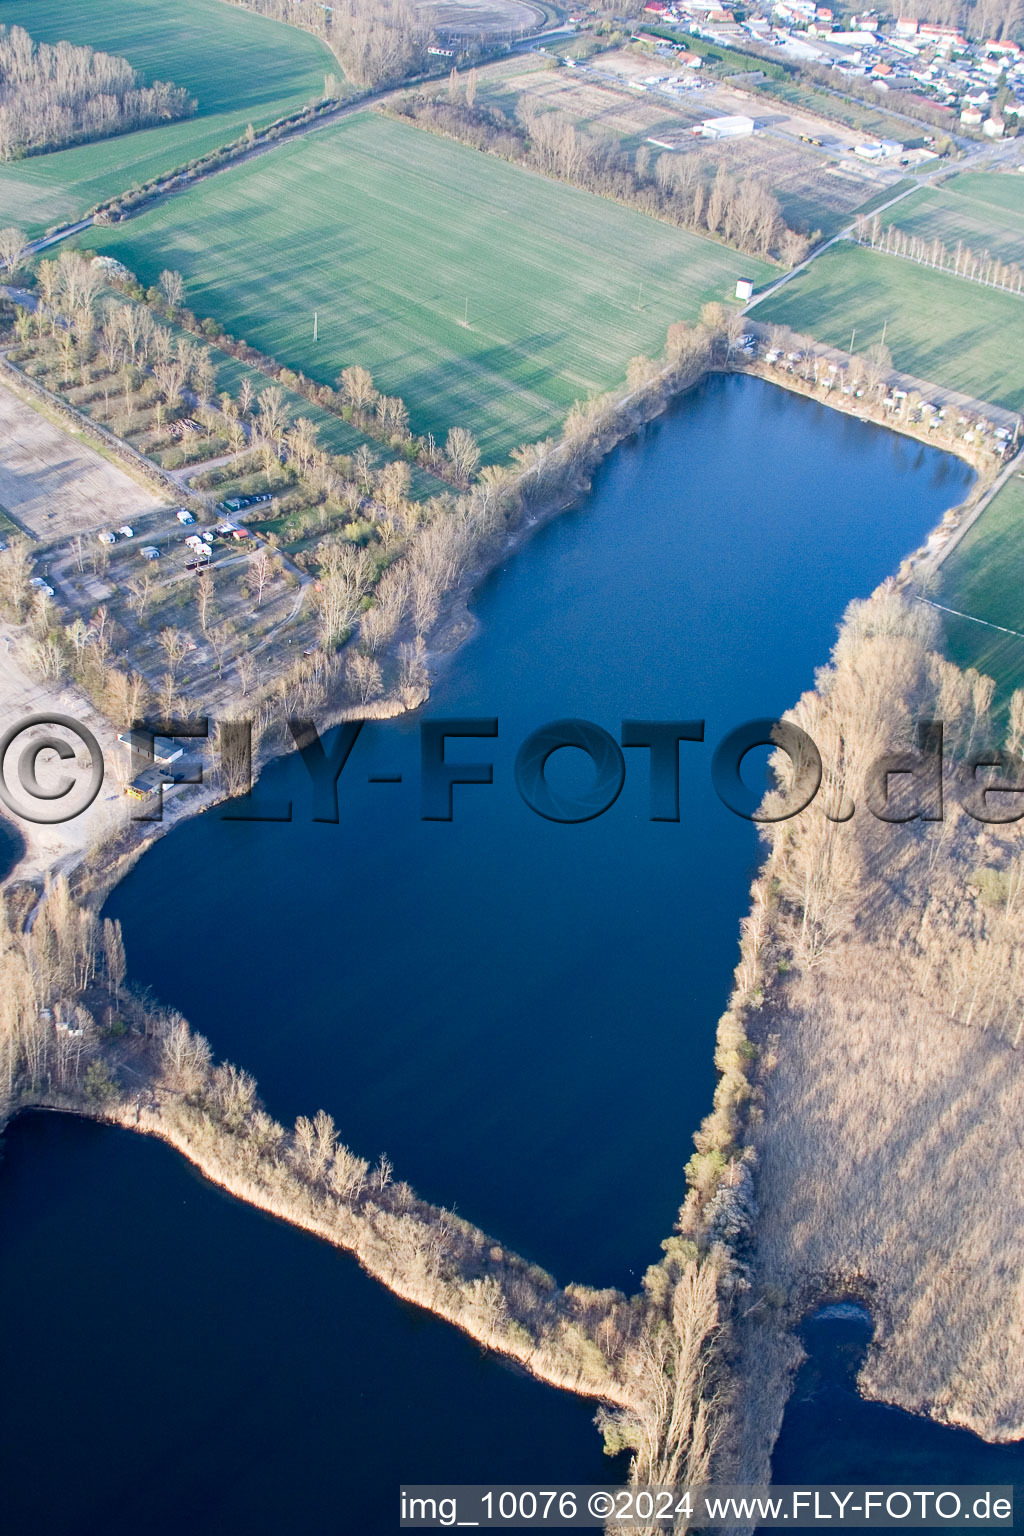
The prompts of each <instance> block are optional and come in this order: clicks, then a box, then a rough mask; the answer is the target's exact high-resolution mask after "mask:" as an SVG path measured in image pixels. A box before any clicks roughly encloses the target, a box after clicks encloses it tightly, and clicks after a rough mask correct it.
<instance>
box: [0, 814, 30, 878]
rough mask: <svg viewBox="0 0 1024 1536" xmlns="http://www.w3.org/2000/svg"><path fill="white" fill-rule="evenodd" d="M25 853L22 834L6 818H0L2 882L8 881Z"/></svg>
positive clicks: (0, 870) (0, 867) (0, 874)
mask: <svg viewBox="0 0 1024 1536" xmlns="http://www.w3.org/2000/svg"><path fill="white" fill-rule="evenodd" d="M24 851H25V844H24V841H23V839H22V836H21V833H20V832H19V831H18V830H17V828H16V827H15V826H13V825H12V823H11V822H9V821H8V820H7V818H6V817H4V816H0V880H6V878H7V876H8V875H9V874H10V872H11V870H12V869H13V868H14V866H15V864H17V862H18V860H19V859H20V858H21V856H22V854H23V853H24Z"/></svg>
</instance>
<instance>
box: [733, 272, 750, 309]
mask: <svg viewBox="0 0 1024 1536" xmlns="http://www.w3.org/2000/svg"><path fill="white" fill-rule="evenodd" d="M736 297H737V298H738V299H742V301H743V303H744V304H746V303H747V301H748V300H749V299H752V298H753V297H754V283H753V279H752V278H749V277H738V278H737V279H736Z"/></svg>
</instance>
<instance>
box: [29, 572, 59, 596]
mask: <svg viewBox="0 0 1024 1536" xmlns="http://www.w3.org/2000/svg"><path fill="white" fill-rule="evenodd" d="M29 585H30V586H33V587H35V589H36V591H37V592H45V593H46V595H47V597H55V596H56V593H55V592H54V590H53V588H52V587H51V586H50V583H49V582H48V581H44V580H43V578H42V577H41V576H33V577H32V580H31V582H30V583H29Z"/></svg>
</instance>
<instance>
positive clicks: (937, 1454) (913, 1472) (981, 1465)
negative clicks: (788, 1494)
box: [772, 1306, 1024, 1531]
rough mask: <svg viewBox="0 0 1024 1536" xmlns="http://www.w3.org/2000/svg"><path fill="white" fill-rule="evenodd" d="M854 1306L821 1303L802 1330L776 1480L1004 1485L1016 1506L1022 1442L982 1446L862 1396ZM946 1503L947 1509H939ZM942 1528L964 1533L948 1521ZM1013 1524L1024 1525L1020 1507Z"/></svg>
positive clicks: (862, 1341)
mask: <svg viewBox="0 0 1024 1536" xmlns="http://www.w3.org/2000/svg"><path fill="white" fill-rule="evenodd" d="M871 1333H872V1323H871V1319H870V1317H869V1316H868V1314H867V1313H866V1312H865V1311H863V1310H862V1309H861V1308H859V1307H851V1306H840V1307H827V1308H824V1309H822V1310H821V1311H820V1312H818V1313H816V1314H815V1315H814V1316H812V1317H810V1318H808V1320H807V1322H806V1323H805V1324H804V1327H803V1329H802V1336H803V1340H804V1347H805V1348H806V1350H807V1359H806V1360H805V1361H804V1364H803V1365H802V1366H801V1368H800V1370H799V1371H798V1372H797V1376H796V1381H795V1383H794V1387H793V1394H792V1396H791V1398H790V1400H789V1403H788V1405H787V1407H786V1413H785V1417H784V1419H783V1422H782V1430H781V1432H780V1434H779V1438H778V1441H777V1442H776V1446H775V1454H774V1457H773V1459H772V1480H773V1481H774V1482H777V1483H798V1482H808V1483H829V1482H835V1483H879V1484H883V1485H884V1484H886V1483H892V1484H904V1485H906V1486H909V1487H914V1488H942V1487H945V1486H954V1487H955V1486H956V1485H957V1484H958V1483H963V1484H972V1483H974V1484H984V1483H988V1484H989V1485H991V1486H993V1487H994V1486H997V1485H999V1484H1004V1485H1005V1484H1012V1485H1013V1486H1014V1491H1015V1503H1016V1504H1017V1505H1018V1506H1024V1445H1021V1444H1017V1445H987V1444H986V1443H985V1442H984V1441H982V1440H979V1439H978V1438H977V1436H976V1435H972V1434H970V1433H969V1432H968V1431H967V1430H965V1429H951V1428H949V1427H948V1426H947V1425H943V1424H935V1423H933V1422H932V1420H931V1419H924V1418H919V1417H918V1416H917V1415H916V1414H911V1413H902V1412H901V1411H900V1410H899V1409H898V1408H890V1407H888V1406H887V1405H886V1404H885V1403H871V1402H867V1401H865V1399H864V1398H862V1397H861V1396H860V1395H859V1394H858V1392H857V1389H856V1385H855V1378H856V1374H857V1372H858V1371H859V1369H860V1367H861V1364H862V1362H863V1360H864V1356H865V1354H866V1352H867V1348H868V1345H869V1343H870V1341H871ZM948 1507H952V1506H948ZM939 1524H940V1525H941V1527H942V1529H943V1530H947V1531H948V1530H960V1529H963V1530H969V1529H970V1526H969V1525H962V1524H960V1523H958V1522H956V1521H953V1520H950V1521H945V1520H943V1521H941V1522H939ZM1014 1529H1015V1530H1017V1531H1020V1530H1024V1507H1018V1508H1017V1509H1016V1510H1015V1519H1014Z"/></svg>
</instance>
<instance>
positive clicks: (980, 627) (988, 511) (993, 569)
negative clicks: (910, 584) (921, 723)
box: [934, 472, 1024, 702]
mask: <svg viewBox="0 0 1024 1536" xmlns="http://www.w3.org/2000/svg"><path fill="white" fill-rule="evenodd" d="M1022 569H1024V476H1022V475H1021V474H1020V473H1019V472H1018V473H1016V474H1015V475H1014V476H1013V477H1012V479H1010V480H1009V481H1008V482H1007V483H1006V485H1004V486H1003V488H1002V490H1001V491H1000V492H999V493H998V495H997V496H996V497H995V498H994V499H993V500H992V501H991V502H990V503H989V505H988V506H987V507H986V508H985V510H984V512H983V513H982V514H981V516H980V517H979V518H978V521H977V522H976V523H975V524H974V526H973V527H972V528H971V529H969V530H968V532H967V533H966V534H965V535H964V537H963V540H962V541H961V543H960V544H958V545H957V547H956V548H955V549H954V550H953V551H952V552H951V553H950V555H949V557H948V559H946V560H945V561H944V562H943V564H942V565H941V566H940V568H939V577H940V583H939V587H938V590H937V592H936V593H935V594H934V595H935V600H936V602H939V603H943V604H944V605H945V606H946V607H949V608H957V609H959V610H960V612H961V613H965V614H970V615H971V617H972V618H974V619H984V620H986V621H987V622H988V623H989V624H1001V625H1002V626H1003V628H1004V629H1015V630H1018V631H1019V632H1020V634H1024V587H1022V585H1021V579H1020V573H1021V570H1022ZM942 619H943V623H944V625H945V628H946V636H947V646H946V649H947V651H948V654H949V655H950V657H951V658H952V660H953V661H955V662H956V663H957V665H958V666H961V667H968V666H970V667H977V668H978V670H979V671H980V672H986V673H987V674H988V675H989V676H990V677H994V678H995V679H996V683H997V685H998V691H997V702H998V700H999V699H1002V700H1003V701H1004V702H1005V700H1006V699H1007V698H1008V697H1009V695H1010V693H1011V692H1012V691H1013V689H1014V688H1021V687H1024V640H1022V639H1018V638H1017V636H1016V635H1004V634H1000V632H999V631H998V630H996V629H987V628H985V625H984V624H976V623H971V622H970V620H969V619H960V618H954V617H953V616H951V615H950V614H943V615H942Z"/></svg>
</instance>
